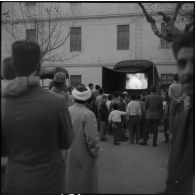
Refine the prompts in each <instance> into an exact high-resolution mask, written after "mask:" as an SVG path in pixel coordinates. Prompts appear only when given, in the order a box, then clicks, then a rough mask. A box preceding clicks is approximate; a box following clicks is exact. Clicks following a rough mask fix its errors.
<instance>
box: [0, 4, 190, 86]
mask: <svg viewBox="0 0 195 195" xmlns="http://www.w3.org/2000/svg"><path fill="white" fill-rule="evenodd" d="M2 4H3V5H2V14H3V16H2V49H1V51H2V57H7V56H8V55H10V49H11V43H12V42H13V41H14V40H15V39H26V38H27V39H30V40H34V41H37V42H38V43H39V44H40V45H41V47H43V48H42V49H43V50H44V49H45V51H49V52H46V55H45V60H44V61H43V62H42V66H45V67H48V68H50V67H55V66H62V67H64V68H65V69H66V70H67V71H68V72H69V75H70V79H69V82H70V85H74V83H75V82H77V83H80V82H81V83H83V84H88V83H94V84H95V85H96V84H99V85H102V67H103V66H105V67H109V68H113V66H114V65H115V64H116V63H117V62H119V61H122V60H134V59H144V60H151V61H152V62H154V64H155V65H156V66H157V70H158V72H159V75H160V77H161V78H162V80H163V81H164V82H169V81H170V80H171V79H172V75H173V74H174V73H175V72H176V62H175V59H174V57H173V54H172V49H171V43H167V42H166V41H165V40H161V39H160V38H158V37H157V36H155V35H154V33H153V32H152V30H151V26H150V24H149V23H148V22H147V21H146V19H145V16H144V15H143V12H142V10H141V9H140V8H139V6H138V4H137V3H125V2H124V3H78V2H77V3H52V6H51V3H49V2H48V3H43V2H42V3H41V2H36V3H35V2H34V3H33V2H31V3H25V2H23V3H17V2H14V3H9V2H6V3H2ZM51 7H52V8H51ZM174 7H175V3H169V4H168V5H166V6H164V7H163V5H162V6H161V8H160V9H163V11H165V12H167V13H170V14H171V13H172V12H173V8H174ZM158 9H159V8H158ZM190 9H193V7H192V6H190V4H187V6H186V10H190ZM56 10H57V11H56ZM59 10H60V11H59ZM157 11H159V10H157V9H156V11H153V10H151V11H150V10H149V13H151V14H152V15H153V16H154V17H155V19H157V20H158V21H159V23H158V25H159V28H160V29H161V30H163V25H162V24H161V21H162V18H160V17H159V16H158V15H157ZM59 12H60V14H59ZM178 24H179V25H181V26H182V25H183V23H181V22H179V23H178ZM8 31H9V33H8ZM48 31H49V32H48ZM51 33H53V34H52V35H51V36H50V34H51ZM16 34H17V35H18V37H16ZM13 36H15V37H13ZM59 37H60V39H61V40H60V41H61V42H63V40H66V41H64V44H62V45H61V46H60V47H58V46H59V45H60V43H61V42H60V41H59V43H58V44H57V43H55V40H56V42H57V41H58V40H57V38H59ZM48 40H49V41H50V42H49V43H48V42H47V41H48ZM52 41H53V42H52ZM44 44H45V45H44ZM47 44H48V45H49V46H48V48H49V49H46V47H47ZM56 45H57V46H56ZM55 46H56V49H55ZM61 58H63V59H61ZM48 82H49V81H48V80H46V81H44V85H48Z"/></svg>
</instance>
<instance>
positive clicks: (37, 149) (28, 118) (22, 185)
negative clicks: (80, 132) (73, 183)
mask: <svg viewBox="0 0 195 195" xmlns="http://www.w3.org/2000/svg"><path fill="white" fill-rule="evenodd" d="M1 103H2V112H1V117H2V118H1V121H2V126H1V127H2V133H3V136H4V138H5V140H6V143H7V144H8V147H9V152H8V164H7V169H6V175H5V191H6V192H9V193H12V192H14V193H17V194H22V193H23V194H28V193H33V194H36V193H63V192H65V162H64V160H63V158H62V155H61V150H62V149H67V148H69V147H70V145H71V143H72V141H73V138H74V133H73V131H72V125H71V120H70V115H69V112H68V109H67V106H66V104H65V101H64V98H63V97H61V96H59V95H57V94H54V93H52V92H50V91H48V90H45V89H42V88H41V87H40V86H38V87H34V88H32V89H30V90H28V91H26V92H25V93H23V94H21V95H18V96H15V97H8V98H2V102H1Z"/></svg>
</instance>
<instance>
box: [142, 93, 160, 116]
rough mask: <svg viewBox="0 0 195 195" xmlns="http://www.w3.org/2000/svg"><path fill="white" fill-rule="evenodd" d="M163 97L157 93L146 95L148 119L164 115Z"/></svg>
mask: <svg viewBox="0 0 195 195" xmlns="http://www.w3.org/2000/svg"><path fill="white" fill-rule="evenodd" d="M162 101H163V99H162V97H161V96H160V95H157V94H151V95H147V96H146V100H145V109H146V119H160V118H161V117H162Z"/></svg>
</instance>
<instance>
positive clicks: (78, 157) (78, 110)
mask: <svg viewBox="0 0 195 195" xmlns="http://www.w3.org/2000/svg"><path fill="white" fill-rule="evenodd" d="M72 95H73V97H74V101H75V103H74V104H73V105H72V106H71V107H69V111H70V116H71V119H72V125H73V131H74V133H75V139H74V142H73V144H72V146H71V148H70V149H69V152H68V163H67V178H66V189H67V192H66V193H97V180H98V152H99V141H98V133H97V120H96V117H95V115H94V113H93V112H92V111H90V110H89V109H88V108H87V107H86V106H85V103H86V102H87V101H88V100H89V99H90V97H91V95H92V93H91V90H90V89H89V88H88V87H87V86H85V85H79V86H77V87H76V88H75V89H73V91H72Z"/></svg>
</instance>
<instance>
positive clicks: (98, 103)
mask: <svg viewBox="0 0 195 195" xmlns="http://www.w3.org/2000/svg"><path fill="white" fill-rule="evenodd" d="M102 96H103V95H98V96H97V97H96V101H97V107H98V110H99V108H100V104H101V102H102Z"/></svg>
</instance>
